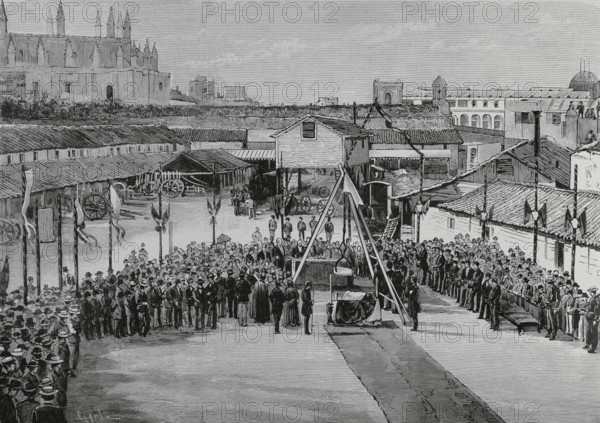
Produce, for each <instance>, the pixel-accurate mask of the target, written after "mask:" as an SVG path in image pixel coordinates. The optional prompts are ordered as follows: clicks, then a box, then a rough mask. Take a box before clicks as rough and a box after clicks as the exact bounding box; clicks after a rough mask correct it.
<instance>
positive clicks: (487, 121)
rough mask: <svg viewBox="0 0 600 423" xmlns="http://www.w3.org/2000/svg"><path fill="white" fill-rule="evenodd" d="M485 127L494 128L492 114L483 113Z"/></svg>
mask: <svg viewBox="0 0 600 423" xmlns="http://www.w3.org/2000/svg"><path fill="white" fill-rule="evenodd" d="M483 128H484V129H491V128H492V117H491V116H490V115H483Z"/></svg>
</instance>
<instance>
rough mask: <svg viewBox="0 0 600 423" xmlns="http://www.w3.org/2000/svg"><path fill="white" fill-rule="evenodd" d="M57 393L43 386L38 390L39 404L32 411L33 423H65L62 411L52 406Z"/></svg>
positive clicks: (52, 388) (51, 388)
mask: <svg viewBox="0 0 600 423" xmlns="http://www.w3.org/2000/svg"><path fill="white" fill-rule="evenodd" d="M57 393H58V391H56V390H55V389H54V387H52V386H44V387H42V388H41V389H40V398H41V404H40V405H39V406H37V407H36V408H34V409H33V413H32V417H31V421H32V422H33V423H41V422H52V423H67V419H66V417H65V413H64V411H63V409H62V408H60V407H57V406H55V405H53V404H54V399H55V397H56V394H57ZM3 422H4V421H3Z"/></svg>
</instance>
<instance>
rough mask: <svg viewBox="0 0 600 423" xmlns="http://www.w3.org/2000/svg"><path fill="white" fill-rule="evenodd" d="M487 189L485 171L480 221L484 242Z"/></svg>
mask: <svg viewBox="0 0 600 423" xmlns="http://www.w3.org/2000/svg"><path fill="white" fill-rule="evenodd" d="M487 189H488V177H487V171H486V174H485V175H484V177H483V210H482V213H483V217H484V219H482V221H481V239H482V240H484V241H485V240H486V238H487Z"/></svg>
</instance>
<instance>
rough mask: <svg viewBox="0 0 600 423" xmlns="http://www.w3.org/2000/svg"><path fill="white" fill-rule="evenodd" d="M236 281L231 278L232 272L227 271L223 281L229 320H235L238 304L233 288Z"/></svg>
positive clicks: (230, 270)
mask: <svg viewBox="0 0 600 423" xmlns="http://www.w3.org/2000/svg"><path fill="white" fill-rule="evenodd" d="M236 283H237V281H236V280H235V278H234V277H233V270H232V269H228V270H227V279H226V281H225V295H226V296H227V312H228V314H229V318H230V319H231V318H234V319H237V312H238V310H237V308H238V302H237V299H236V296H235V286H236Z"/></svg>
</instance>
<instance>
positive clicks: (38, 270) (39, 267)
mask: <svg viewBox="0 0 600 423" xmlns="http://www.w3.org/2000/svg"><path fill="white" fill-rule="evenodd" d="M39 211H40V209H39V207H38V201H37V200H35V229H36V230H37V236H36V238H35V240H36V242H35V270H36V272H35V273H36V274H35V276H36V288H37V295H38V297H39V296H40V295H41V294H42V256H41V254H40V215H39Z"/></svg>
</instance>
